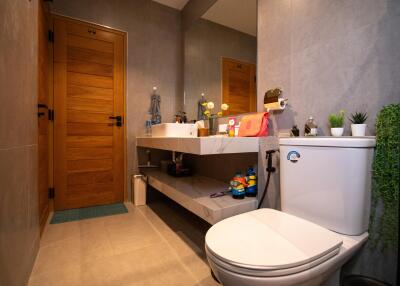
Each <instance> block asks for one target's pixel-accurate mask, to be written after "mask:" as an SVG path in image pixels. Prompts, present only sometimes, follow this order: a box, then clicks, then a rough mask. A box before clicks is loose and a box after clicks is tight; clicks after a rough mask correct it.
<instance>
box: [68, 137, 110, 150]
mask: <svg viewBox="0 0 400 286" xmlns="http://www.w3.org/2000/svg"><path fill="white" fill-rule="evenodd" d="M112 146H113V136H68V137H67V147H69V148H86V147H112Z"/></svg>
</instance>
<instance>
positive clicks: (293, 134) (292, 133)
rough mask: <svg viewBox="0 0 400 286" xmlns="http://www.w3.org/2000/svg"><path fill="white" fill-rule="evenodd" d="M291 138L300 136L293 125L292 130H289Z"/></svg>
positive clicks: (297, 129)
mask: <svg viewBox="0 0 400 286" xmlns="http://www.w3.org/2000/svg"><path fill="white" fill-rule="evenodd" d="M290 133H291V136H293V137H299V136H300V130H299V128H297V125H293V127H292V129H291V130H290Z"/></svg>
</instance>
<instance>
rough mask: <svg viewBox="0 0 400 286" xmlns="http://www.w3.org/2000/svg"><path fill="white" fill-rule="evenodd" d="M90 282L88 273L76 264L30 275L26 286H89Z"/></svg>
mask: <svg viewBox="0 0 400 286" xmlns="http://www.w3.org/2000/svg"><path fill="white" fill-rule="evenodd" d="M91 281H92V280H91V278H90V275H89V273H87V271H83V270H82V266H81V265H80V264H79V263H76V264H66V265H64V266H62V267H58V268H55V269H52V270H51V271H45V272H42V273H40V274H36V275H32V276H31V277H30V279H29V283H28V286H80V285H89V284H90V283H91Z"/></svg>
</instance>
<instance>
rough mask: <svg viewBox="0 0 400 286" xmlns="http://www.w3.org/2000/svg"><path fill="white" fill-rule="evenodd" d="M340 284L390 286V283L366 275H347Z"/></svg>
mask: <svg viewBox="0 0 400 286" xmlns="http://www.w3.org/2000/svg"><path fill="white" fill-rule="evenodd" d="M341 286H391V285H390V284H388V283H385V282H382V281H379V280H376V279H374V278H371V277H367V276H362V275H349V276H346V277H344V278H343V279H342V283H341Z"/></svg>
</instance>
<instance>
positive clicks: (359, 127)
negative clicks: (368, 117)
mask: <svg viewBox="0 0 400 286" xmlns="http://www.w3.org/2000/svg"><path fill="white" fill-rule="evenodd" d="M366 128H367V124H351V134H352V135H353V136H365V129H366Z"/></svg>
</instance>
